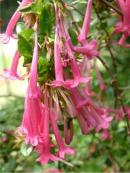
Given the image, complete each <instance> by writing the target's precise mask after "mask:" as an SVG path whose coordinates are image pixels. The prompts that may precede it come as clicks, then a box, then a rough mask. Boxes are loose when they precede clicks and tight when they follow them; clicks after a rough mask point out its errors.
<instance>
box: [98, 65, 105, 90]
mask: <svg viewBox="0 0 130 173" xmlns="http://www.w3.org/2000/svg"><path fill="white" fill-rule="evenodd" d="M95 71H96V75H97V79H98V81H99V85H100V89H101V90H102V91H105V90H106V85H105V83H104V81H103V78H102V76H101V73H100V71H99V69H98V67H97V65H96V64H95Z"/></svg>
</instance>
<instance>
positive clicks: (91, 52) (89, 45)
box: [68, 0, 99, 59]
mask: <svg viewBox="0 0 130 173" xmlns="http://www.w3.org/2000/svg"><path fill="white" fill-rule="evenodd" d="M91 9H92V0H88V4H87V8H86V14H85V18H84V22H83V27H82V29H81V32H80V34H79V36H78V40H79V42H80V43H81V46H73V45H72V43H71V41H70V40H68V42H69V45H70V47H71V49H72V50H73V51H74V52H77V53H81V54H83V55H85V56H86V57H87V58H88V59H92V58H93V57H96V56H98V55H99V52H98V51H97V41H96V40H92V41H90V42H89V41H88V40H86V38H87V35H88V32H89V27H90V18H91Z"/></svg>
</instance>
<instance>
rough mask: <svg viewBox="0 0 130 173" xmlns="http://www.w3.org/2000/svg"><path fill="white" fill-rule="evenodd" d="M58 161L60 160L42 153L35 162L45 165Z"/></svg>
mask: <svg viewBox="0 0 130 173" xmlns="http://www.w3.org/2000/svg"><path fill="white" fill-rule="evenodd" d="M59 160H60V158H59V157H57V156H55V155H53V154H50V153H48V154H46V153H43V154H42V155H41V156H40V157H39V158H38V159H37V160H36V161H37V162H40V163H41V164H47V163H48V162H49V161H53V162H57V161H59Z"/></svg>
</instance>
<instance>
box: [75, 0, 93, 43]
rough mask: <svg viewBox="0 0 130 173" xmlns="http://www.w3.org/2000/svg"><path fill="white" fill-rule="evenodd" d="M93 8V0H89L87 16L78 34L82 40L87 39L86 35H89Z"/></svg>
mask: <svg viewBox="0 0 130 173" xmlns="http://www.w3.org/2000/svg"><path fill="white" fill-rule="evenodd" d="M91 9H92V0H88V3H87V8H86V13H85V18H84V22H83V27H82V29H81V32H80V34H79V36H78V40H79V41H80V42H82V41H85V40H86V37H87V35H88V32H89V27H90V20H91Z"/></svg>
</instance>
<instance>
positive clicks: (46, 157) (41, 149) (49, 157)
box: [36, 94, 59, 164]
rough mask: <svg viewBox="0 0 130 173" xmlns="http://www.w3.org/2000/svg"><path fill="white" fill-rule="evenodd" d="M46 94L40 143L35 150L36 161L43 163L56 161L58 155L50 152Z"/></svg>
mask: <svg viewBox="0 0 130 173" xmlns="http://www.w3.org/2000/svg"><path fill="white" fill-rule="evenodd" d="M47 100H48V98H47V94H46V95H45V97H44V109H43V119H42V121H43V123H42V124H43V127H42V129H41V132H42V143H39V144H38V145H37V147H36V151H38V153H39V154H40V157H39V158H38V159H37V161H38V162H40V163H42V164H45V163H48V162H49V161H58V160H59V158H58V156H55V155H54V154H52V153H51V152H50V147H51V144H50V136H49V107H48V101H47Z"/></svg>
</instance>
